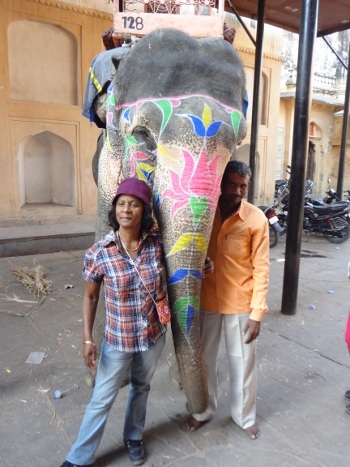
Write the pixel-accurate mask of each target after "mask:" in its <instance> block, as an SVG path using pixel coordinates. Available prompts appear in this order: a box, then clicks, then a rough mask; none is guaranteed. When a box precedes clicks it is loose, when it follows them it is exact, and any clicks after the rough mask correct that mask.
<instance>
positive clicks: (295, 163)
mask: <svg viewBox="0 0 350 467" xmlns="http://www.w3.org/2000/svg"><path fill="white" fill-rule="evenodd" d="M317 17H318V0H302V1H301V19H300V21H301V23H300V32H299V50H298V71H297V84H296V98H295V115H294V132H293V148H292V167H291V176H290V192H289V207H288V223H287V239H286V255H285V259H286V261H285V265H284V277H283V294H282V306H281V312H282V313H284V314H286V315H292V314H294V313H295V312H296V306H297V296H298V281H299V268H300V249H301V235H302V231H303V214H304V192H305V174H306V158H307V151H308V135H309V113H310V103H311V69H312V55H313V48H314V43H315V39H316V27H317Z"/></svg>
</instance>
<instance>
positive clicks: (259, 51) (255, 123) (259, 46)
mask: <svg viewBox="0 0 350 467" xmlns="http://www.w3.org/2000/svg"><path fill="white" fill-rule="evenodd" d="M264 23H265V0H259V5H258V27H257V31H256V49H255V67H254V91H253V109H252V124H251V130H250V156H249V166H250V170H251V171H252V177H251V186H250V190H249V192H248V201H249V202H250V203H254V194H255V185H256V181H255V159H256V150H257V146H258V137H259V94H260V81H261V69H262V58H263V44H264Z"/></svg>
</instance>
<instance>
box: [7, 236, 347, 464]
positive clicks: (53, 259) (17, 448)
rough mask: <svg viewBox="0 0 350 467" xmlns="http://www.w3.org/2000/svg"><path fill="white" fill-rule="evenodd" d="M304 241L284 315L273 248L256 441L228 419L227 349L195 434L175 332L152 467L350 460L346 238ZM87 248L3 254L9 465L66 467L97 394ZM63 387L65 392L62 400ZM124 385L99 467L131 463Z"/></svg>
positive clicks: (151, 432) (155, 411) (279, 254)
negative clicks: (84, 347) (38, 283)
mask: <svg viewBox="0 0 350 467" xmlns="http://www.w3.org/2000/svg"><path fill="white" fill-rule="evenodd" d="M306 240H307V239H303V243H302V250H303V256H305V257H303V258H302V260H301V269H300V285H299V293H298V310H297V312H296V314H295V315H293V316H286V315H282V314H281V313H280V305H281V296H282V281H283V267H284V266H283V265H284V263H283V259H284V255H283V252H284V247H285V244H284V239H282V241H281V242H280V244H279V245H278V246H277V247H276V248H274V249H272V250H271V281H270V291H269V307H270V312H269V314H268V315H267V316H266V318H265V320H264V321H263V325H262V329H261V335H260V337H259V343H258V407H257V413H258V420H257V421H258V423H259V426H260V429H261V436H260V438H259V439H258V440H255V441H251V440H250V439H248V437H247V436H246V435H245V434H244V433H243V431H242V430H241V429H240V428H239V427H237V426H236V425H235V424H234V423H233V422H232V421H231V420H230V417H229V395H228V375H227V368H226V364H225V355H224V346H223V345H222V346H221V351H220V366H219V378H220V395H219V407H218V411H217V414H216V416H215V418H214V419H213V420H212V421H211V422H210V423H207V424H206V425H204V426H203V427H202V428H201V429H200V430H198V431H197V432H196V433H190V432H189V431H188V430H187V429H186V426H185V421H186V418H187V416H188V414H187V412H186V409H185V396H184V394H183V392H181V391H178V390H177V389H176V388H175V387H174V386H173V385H172V384H171V381H170V378H169V377H168V372H169V371H168V370H169V365H170V364H172V362H173V346H172V339H171V333H170V332H169V333H168V338H167V344H166V347H165V349H164V351H163V354H162V358H161V361H160V364H159V366H158V368H157V371H156V374H155V377H154V380H153V385H152V389H151V393H150V397H149V404H148V414H147V420H146V431H145V436H144V441H145V445H146V448H147V453H148V458H147V461H146V463H145V466H148V467H150V466H154V467H158V466H173V467H180V466H181V467H186V466H194V467H204V466H208V467H209V466H210V467H211V466H232V465H235V466H245V467H247V466H248V467H249V466H254V467H255V466H256V467H265V466H301V467H304V466H337V467H342V466H344V467H345V466H349V465H350V437H349V426H350V415H349V414H347V413H346V412H345V405H346V401H345V398H344V393H345V391H346V390H347V389H349V388H350V371H349V369H350V358H349V355H348V352H347V347H346V344H345V342H344V330H345V323H346V319H347V314H348V310H349V308H350V306H349V305H350V294H349V288H350V280H349V278H348V276H347V264H348V261H349V258H350V242H348V243H345V244H343V245H339V246H336V245H332V244H330V243H328V242H327V241H326V240H324V239H322V238H316V237H311V238H310V239H309V240H308V241H306ZM83 255H84V251H80V250H78V251H66V252H60V253H50V254H37V255H35V256H18V257H11V258H1V259H0V294H1V295H0V343H1V344H0V345H1V354H0V360H1V364H0V372H1V373H0V374H1V376H0V407H1V418H0V465H1V466H2V467H34V466H38V467H58V466H59V465H60V464H61V463H62V462H63V460H64V459H65V456H66V454H67V452H68V450H69V448H70V446H71V444H72V442H73V441H74V440H75V438H76V435H77V432H78V429H79V426H80V422H81V419H82V416H83V413H84V410H85V407H86V405H87V403H88V401H89V398H90V395H91V389H89V388H87V387H86V386H85V382H84V372H85V370H84V365H83V361H82V358H81V300H82V291H83V284H82V279H81V269H82V261H83ZM34 264H36V265H37V264H40V265H42V266H44V267H45V270H46V273H47V278H48V279H51V280H52V281H53V286H52V292H51V293H50V294H49V295H48V296H47V297H46V298H45V300H44V301H43V302H42V303H41V301H40V300H39V299H36V298H35V297H33V296H32V295H30V294H29V292H27V291H26V290H25V289H24V287H23V286H22V285H21V284H20V283H19V282H17V281H16V278H15V276H14V275H13V274H11V268H12V267H13V265H15V266H20V267H23V266H27V267H33V266H34ZM68 285H72V286H73V287H72V288H65V286H68ZM330 292H333V293H330ZM16 297H17V298H16ZM14 300H18V301H14ZM33 301H34V302H39V303H40V304H39V303H32V302H33ZM19 315H22V316H19ZM31 352H43V353H44V355H45V356H44V359H43V360H42V362H41V363H39V364H30V363H26V361H27V358H28V356H29V354H30V353H31ZM56 389H59V390H60V391H61V392H62V393H63V397H62V398H61V399H54V390H56ZM127 391H128V389H127V388H123V389H121V391H120V393H119V395H118V398H117V401H116V403H115V405H114V407H113V410H112V413H111V415H110V418H109V421H108V424H107V427H106V430H105V434H104V438H103V440H102V443H101V445H100V447H99V449H98V452H97V461H96V464H95V465H96V466H97V467H101V466H119V465H120V466H129V465H131V464H130V463H129V460H128V457H127V453H126V451H125V449H124V447H123V443H122V427H123V418H124V410H125V404H126V399H127Z"/></svg>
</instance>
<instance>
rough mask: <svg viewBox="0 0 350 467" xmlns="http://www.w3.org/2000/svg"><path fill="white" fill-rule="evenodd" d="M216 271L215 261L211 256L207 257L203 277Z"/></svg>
mask: <svg viewBox="0 0 350 467" xmlns="http://www.w3.org/2000/svg"><path fill="white" fill-rule="evenodd" d="M213 271H214V261H212V260H211V259H210V258H209V256H207V257H206V258H205V263H204V266H203V269H202V279H204V277H205V276H207V275H208V274H211V273H212V272H213Z"/></svg>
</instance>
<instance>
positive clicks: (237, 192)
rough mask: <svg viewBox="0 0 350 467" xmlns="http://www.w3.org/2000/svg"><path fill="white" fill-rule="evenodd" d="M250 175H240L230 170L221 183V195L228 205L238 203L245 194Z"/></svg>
mask: <svg viewBox="0 0 350 467" xmlns="http://www.w3.org/2000/svg"><path fill="white" fill-rule="evenodd" d="M249 186H250V177H249V175H246V176H245V177H241V176H240V175H239V174H238V173H232V172H230V173H229V174H228V176H227V177H226V181H225V182H224V183H223V185H222V189H221V196H222V198H223V199H224V200H225V202H227V203H228V204H229V205H230V206H235V205H238V204H239V203H240V202H241V201H242V199H243V198H245V197H246V196H247V193H248V190H249Z"/></svg>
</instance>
